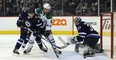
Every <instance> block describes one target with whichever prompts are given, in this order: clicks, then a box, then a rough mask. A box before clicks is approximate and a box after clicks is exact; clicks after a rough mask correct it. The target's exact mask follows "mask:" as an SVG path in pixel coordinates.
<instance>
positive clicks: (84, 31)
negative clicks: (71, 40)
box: [75, 21, 100, 38]
mask: <svg viewBox="0 0 116 60" xmlns="http://www.w3.org/2000/svg"><path fill="white" fill-rule="evenodd" d="M75 25H76V28H77V30H78V36H80V37H82V38H86V37H96V38H100V36H99V35H98V32H97V31H95V30H94V29H93V28H92V27H91V26H90V25H89V24H87V23H85V22H84V21H80V22H79V23H78V24H75Z"/></svg>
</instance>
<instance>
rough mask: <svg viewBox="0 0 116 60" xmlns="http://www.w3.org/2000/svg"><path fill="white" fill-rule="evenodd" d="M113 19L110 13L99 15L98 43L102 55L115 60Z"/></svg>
mask: <svg viewBox="0 0 116 60" xmlns="http://www.w3.org/2000/svg"><path fill="white" fill-rule="evenodd" d="M114 17H115V16H114V13H111V12H108V13H101V14H100V35H101V40H100V43H101V48H102V49H103V50H104V53H105V54H106V55H107V56H109V57H111V58H113V59H116V41H115V39H116V38H115V37H116V36H115V27H114V26H115V24H114Z"/></svg>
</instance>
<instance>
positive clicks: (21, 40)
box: [13, 39, 23, 54]
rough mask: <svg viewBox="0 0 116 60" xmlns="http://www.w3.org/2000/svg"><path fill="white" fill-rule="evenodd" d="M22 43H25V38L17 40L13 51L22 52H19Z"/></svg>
mask: <svg viewBox="0 0 116 60" xmlns="http://www.w3.org/2000/svg"><path fill="white" fill-rule="evenodd" d="M22 43H23V39H18V41H17V43H16V45H15V48H14V50H13V53H15V54H20V53H19V52H18V50H19V48H20V46H21V45H22Z"/></svg>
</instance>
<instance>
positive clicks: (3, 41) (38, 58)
mask: <svg viewBox="0 0 116 60" xmlns="http://www.w3.org/2000/svg"><path fill="white" fill-rule="evenodd" d="M57 37H58V35H55V36H54V38H55V41H56V44H57V45H58V46H62V43H61V42H60V41H59V40H58V38H57ZM61 37H63V39H65V40H66V37H67V36H66V35H65V36H64V35H61ZM18 38H19V35H0V60H111V59H110V58H109V57H108V56H107V55H105V54H103V53H99V54H95V56H94V57H87V58H83V56H82V55H79V54H78V53H76V52H75V51H74V45H70V46H68V47H67V48H65V49H62V50H61V51H62V55H60V58H57V57H56V56H55V54H54V52H53V50H52V48H51V46H50V44H49V43H48V42H46V41H44V42H45V44H46V45H47V46H48V48H49V51H48V52H47V53H45V52H43V51H41V50H40V49H39V47H38V46H37V44H36V43H35V44H34V47H33V49H32V51H31V52H30V54H27V55H24V54H23V49H22V48H20V50H19V52H20V55H14V54H13V53H12V51H13V49H14V47H15V44H16V42H17V39H18Z"/></svg>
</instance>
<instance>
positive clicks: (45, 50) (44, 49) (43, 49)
mask: <svg viewBox="0 0 116 60" xmlns="http://www.w3.org/2000/svg"><path fill="white" fill-rule="evenodd" d="M40 49H41V50H42V51H43V52H47V51H48V50H47V49H46V48H44V47H42V48H40Z"/></svg>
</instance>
